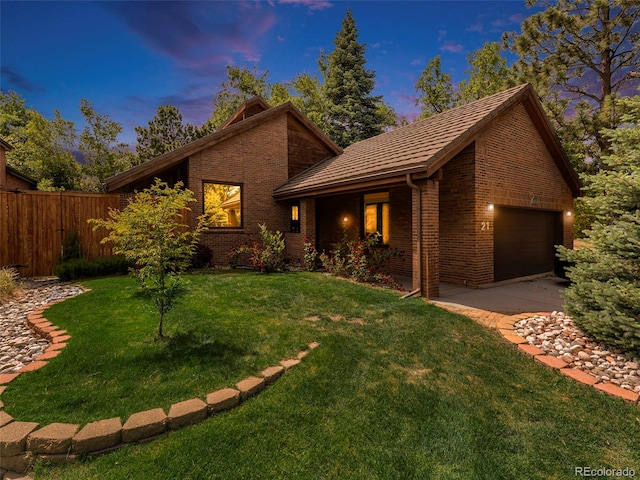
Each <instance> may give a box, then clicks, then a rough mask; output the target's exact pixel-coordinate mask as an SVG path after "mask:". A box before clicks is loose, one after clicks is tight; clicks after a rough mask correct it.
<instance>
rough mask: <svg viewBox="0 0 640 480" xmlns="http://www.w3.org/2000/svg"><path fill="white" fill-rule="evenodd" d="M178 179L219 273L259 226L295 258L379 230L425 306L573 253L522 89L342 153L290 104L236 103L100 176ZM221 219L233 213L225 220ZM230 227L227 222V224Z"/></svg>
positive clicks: (542, 127)
mask: <svg viewBox="0 0 640 480" xmlns="http://www.w3.org/2000/svg"><path fill="white" fill-rule="evenodd" d="M154 177H160V178H162V179H163V180H165V181H169V182H175V181H177V180H182V181H183V182H184V183H185V185H186V186H187V188H189V189H191V190H192V191H194V193H195V195H196V198H197V199H198V205H197V206H196V207H195V208H194V209H193V212H192V217H193V218H192V220H194V219H195V217H196V216H197V215H199V214H201V213H203V212H204V211H207V212H208V213H209V214H211V215H212V216H213V217H215V218H216V219H217V220H216V221H217V223H216V225H215V226H214V227H212V228H211V229H210V230H209V231H208V232H207V233H206V234H205V235H204V237H203V241H204V242H205V243H206V244H207V245H209V246H210V247H211V248H212V249H213V251H214V262H216V263H223V262H224V261H225V256H226V254H227V252H228V251H229V250H231V249H232V248H233V247H235V246H237V245H239V244H240V243H242V242H243V241H245V240H246V238H247V234H253V235H255V234H256V233H257V224H258V223H266V224H267V226H268V228H269V229H271V230H280V231H284V232H286V234H285V239H286V242H287V252H288V254H289V256H290V258H291V259H292V260H294V261H295V260H296V259H300V258H301V257H302V242H303V239H304V238H309V239H311V240H312V241H314V242H315V243H316V246H317V247H318V248H319V249H329V248H330V247H331V244H332V243H335V242H336V241H338V240H340V238H342V235H343V231H344V230H346V231H347V233H348V235H349V237H350V238H361V237H363V236H364V235H365V234H366V233H368V232H374V231H378V232H380V233H381V234H382V240H381V243H382V245H381V246H380V248H387V247H389V248H397V249H399V250H400V251H403V252H404V258H403V259H398V260H394V261H392V263H391V264H390V269H391V273H392V274H396V275H404V276H411V277H412V279H413V289H414V292H415V293H420V294H422V295H423V296H425V297H429V298H433V297H437V296H438V294H439V284H440V282H448V283H455V284H460V285H467V286H470V287H479V286H482V285H486V284H491V283H494V282H497V281H501V280H506V279H510V278H518V277H523V276H528V275H532V274H537V273H542V272H549V271H552V270H553V261H554V252H555V249H554V245H557V244H564V245H565V246H568V247H571V246H572V244H573V218H572V216H571V215H572V212H573V199H574V198H575V197H576V196H577V195H578V194H579V191H580V185H579V182H578V178H577V175H576V173H575V171H574V170H573V169H572V167H571V165H570V163H569V161H568V159H567V157H566V154H565V153H564V151H563V150H562V147H561V146H560V143H559V141H558V139H557V137H556V136H555V133H554V132H553V130H552V128H551V126H550V123H549V121H548V119H547V117H546V116H545V114H544V112H543V110H542V107H541V105H540V102H539V101H538V99H537V98H536V96H535V94H534V93H533V90H532V88H531V87H530V86H529V85H522V86H518V87H515V88H512V89H509V90H506V91H504V92H501V93H498V94H495V95H492V96H490V97H486V98H484V99H481V100H478V101H476V102H473V103H470V104H467V105H464V106H461V107H458V108H455V109H453V110H450V111H447V112H444V113H442V114H439V115H435V116H433V117H430V118H428V119H425V120H420V121H417V122H415V123H413V124H411V125H408V126H405V127H401V128H397V129H395V130H393V131H390V132H388V133H384V134H382V135H379V136H377V137H373V138H370V139H368V140H364V141H361V142H358V143H356V144H354V145H351V146H349V147H347V148H346V149H344V151H343V150H342V149H341V148H340V147H338V146H337V145H336V144H335V143H334V142H333V141H331V140H330V139H329V138H328V137H327V136H326V135H324V134H323V133H322V132H321V131H320V130H319V129H318V128H317V127H316V126H315V125H313V124H312V123H311V122H310V121H309V120H308V119H307V118H306V117H305V116H304V115H303V114H302V113H301V112H300V111H299V110H297V109H296V108H295V107H294V106H293V105H292V104H290V103H287V104H284V105H280V106H278V107H273V108H269V106H268V105H267V104H266V103H264V101H262V100H261V99H258V98H256V99H253V100H250V101H249V102H247V103H245V104H244V105H243V106H242V107H241V108H240V109H239V110H238V111H237V112H235V113H234V115H233V116H232V117H231V118H230V119H229V120H228V121H227V122H226V123H225V125H224V127H223V128H221V129H220V130H219V131H217V132H215V133H212V134H210V135H208V136H206V137H204V138H202V139H200V140H197V141H196V142H193V143H191V144H189V145H186V146H184V147H181V148H179V149H176V150H174V151H173V152H170V153H167V154H165V155H162V156H160V157H158V158H156V159H154V160H152V161H150V162H147V163H145V164H143V165H140V166H137V167H135V168H133V169H131V170H129V171H127V172H123V173H122V174H119V175H116V176H114V177H112V178H110V179H108V180H107V189H108V191H110V192H122V193H128V192H133V191H134V190H135V189H141V188H145V187H147V186H148V185H149V184H150V183H151V182H152V181H153V178H154ZM230 210H234V211H233V213H232V212H231V211H230ZM232 219H234V220H232Z"/></svg>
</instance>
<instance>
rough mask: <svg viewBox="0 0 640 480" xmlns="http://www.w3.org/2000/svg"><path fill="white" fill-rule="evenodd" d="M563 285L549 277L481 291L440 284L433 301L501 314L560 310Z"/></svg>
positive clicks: (562, 281)
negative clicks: (437, 294)
mask: <svg viewBox="0 0 640 480" xmlns="http://www.w3.org/2000/svg"><path fill="white" fill-rule="evenodd" d="M567 285H568V282H567V281H566V280H563V279H561V278H558V277H556V276H553V275H549V276H545V277H542V278H536V279H531V280H523V281H519V282H513V283H508V284H503V285H499V286H495V287H489V288H481V289H474V288H467V287H462V286H458V285H450V284H446V283H443V284H440V297H438V298H434V299H433V300H434V302H435V303H448V304H454V305H462V306H466V307H473V308H479V309H482V310H488V311H491V312H499V313H503V314H505V315H515V314H518V313H523V312H527V313H528V312H553V311H562V310H563V299H562V292H563V291H564V289H565V288H566V287H567Z"/></svg>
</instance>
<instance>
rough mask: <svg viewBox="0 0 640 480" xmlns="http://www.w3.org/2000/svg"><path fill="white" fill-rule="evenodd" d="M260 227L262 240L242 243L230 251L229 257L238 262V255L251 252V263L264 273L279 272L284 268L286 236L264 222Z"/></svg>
mask: <svg viewBox="0 0 640 480" xmlns="http://www.w3.org/2000/svg"><path fill="white" fill-rule="evenodd" d="M258 227H260V238H261V241H260V242H252V243H248V244H244V245H241V246H240V247H238V248H236V249H234V250H232V251H231V252H229V255H228V257H229V259H230V261H231V262H232V264H234V265H235V264H236V263H237V260H238V257H239V256H240V255H243V254H249V260H250V262H251V265H252V266H253V267H254V268H256V269H258V270H260V271H261V272H263V273H271V272H278V271H282V270H284V266H285V258H284V254H283V253H284V247H285V244H284V236H283V235H282V233H281V232H279V231H276V232H275V233H272V232H270V231H269V230H268V229H267V226H266V225H264V224H258Z"/></svg>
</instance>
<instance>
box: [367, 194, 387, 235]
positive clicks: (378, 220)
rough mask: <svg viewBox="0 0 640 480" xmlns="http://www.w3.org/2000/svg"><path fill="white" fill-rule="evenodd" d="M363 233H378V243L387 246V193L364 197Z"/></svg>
mask: <svg viewBox="0 0 640 480" xmlns="http://www.w3.org/2000/svg"><path fill="white" fill-rule="evenodd" d="M364 231H365V233H366V234H367V235H371V234H373V233H375V232H378V233H380V235H381V237H380V243H382V244H383V245H389V193H387V192H384V193H371V194H367V195H365V196H364Z"/></svg>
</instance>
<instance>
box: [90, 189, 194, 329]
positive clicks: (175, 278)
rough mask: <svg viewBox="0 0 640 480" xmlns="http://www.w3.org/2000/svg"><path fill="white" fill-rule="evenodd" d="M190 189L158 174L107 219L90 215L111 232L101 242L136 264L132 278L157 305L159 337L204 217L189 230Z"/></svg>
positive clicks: (181, 282) (179, 287)
mask: <svg viewBox="0 0 640 480" xmlns="http://www.w3.org/2000/svg"><path fill="white" fill-rule="evenodd" d="M194 201H195V199H194V196H193V192H191V191H190V190H187V189H185V188H183V185H182V183H181V182H178V183H177V184H176V185H175V186H174V187H173V188H171V187H169V186H168V185H167V184H166V183H165V182H162V181H160V180H159V179H156V181H155V183H154V184H153V185H152V186H151V187H150V188H148V189H145V190H143V191H142V192H138V193H136V195H135V197H134V198H133V199H132V200H131V201H130V202H129V204H128V205H127V207H126V208H125V209H124V210H122V211H121V210H116V209H112V210H110V212H109V219H107V220H104V219H92V220H90V222H92V223H93V224H94V225H95V226H94V229H96V228H98V227H104V228H106V229H107V230H108V231H109V234H108V235H107V236H106V237H105V238H104V239H103V240H102V243H107V242H112V243H113V245H114V252H115V253H116V254H119V255H124V256H125V257H126V258H127V259H129V260H131V261H133V262H135V264H136V265H137V266H138V267H139V268H138V269H137V270H136V277H137V278H138V280H139V281H140V284H141V286H142V288H143V290H144V291H145V292H146V293H148V294H149V296H150V298H151V299H152V300H153V303H154V304H155V306H156V309H157V310H158V314H159V315H160V320H159V323H158V337H159V338H162V337H163V322H164V316H165V314H166V313H167V312H168V311H169V310H170V309H171V308H172V307H173V306H174V304H175V302H176V299H177V297H178V294H179V292H180V290H181V288H182V287H183V286H184V285H185V282H184V280H182V279H181V278H180V273H182V272H183V271H184V270H185V269H186V268H187V267H188V266H189V260H190V259H191V256H192V255H193V254H194V252H195V249H196V244H197V241H198V238H199V235H200V233H201V232H202V230H204V228H206V220H205V217H204V216H202V217H199V221H198V225H197V226H196V227H195V228H194V229H191V230H190V229H189V225H188V221H187V218H186V216H187V215H188V212H189V211H190V208H189V203H191V202H194Z"/></svg>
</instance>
